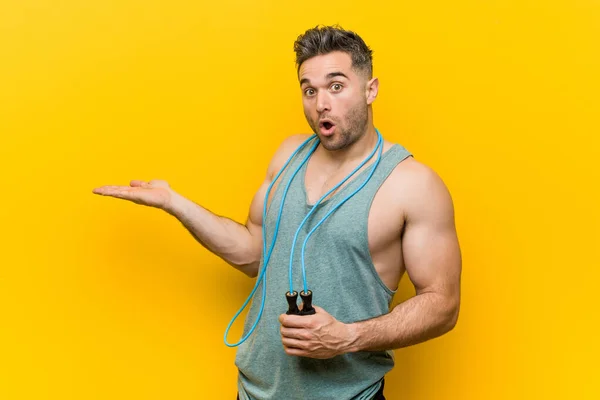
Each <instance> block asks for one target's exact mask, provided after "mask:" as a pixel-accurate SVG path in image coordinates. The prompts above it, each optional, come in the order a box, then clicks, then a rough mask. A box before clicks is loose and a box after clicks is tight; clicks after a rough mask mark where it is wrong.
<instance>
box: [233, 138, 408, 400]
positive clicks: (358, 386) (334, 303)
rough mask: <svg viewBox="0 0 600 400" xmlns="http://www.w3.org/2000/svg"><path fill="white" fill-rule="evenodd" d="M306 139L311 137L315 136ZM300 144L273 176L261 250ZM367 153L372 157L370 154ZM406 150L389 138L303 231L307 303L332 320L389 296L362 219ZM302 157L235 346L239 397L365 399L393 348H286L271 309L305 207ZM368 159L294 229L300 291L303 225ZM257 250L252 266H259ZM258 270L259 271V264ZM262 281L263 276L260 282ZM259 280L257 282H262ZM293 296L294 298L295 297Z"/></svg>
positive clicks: (285, 278) (383, 303)
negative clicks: (331, 352) (294, 352)
mask: <svg viewBox="0 0 600 400" xmlns="http://www.w3.org/2000/svg"><path fill="white" fill-rule="evenodd" d="M314 140H317V138H315V139H314ZM314 140H312V141H310V142H309V143H307V144H306V145H305V146H304V147H303V148H302V149H301V150H300V151H299V152H298V153H297V154H296V155H295V156H294V158H293V159H292V160H291V161H290V163H289V164H288V166H287V168H286V170H285V171H284V173H282V174H281V176H280V177H279V179H278V181H277V182H278V186H277V188H276V190H275V193H274V195H273V197H272V201H271V203H270V205H269V207H268V210H267V216H266V221H265V223H266V230H267V242H266V243H267V246H266V248H267V249H269V248H270V247H271V243H272V240H273V233H274V228H275V224H276V219H277V215H278V213H279V209H280V205H281V198H282V194H283V191H284V189H285V187H286V185H287V183H288V182H289V179H290V177H291V175H292V174H293V172H294V171H295V170H296V168H297V167H298V166H299V165H300V164H301V162H302V160H303V159H304V157H305V156H306V155H307V154H308V153H309V152H310V148H311V147H312V145H313V144H314ZM378 153H379V151H377V153H375V155H374V156H373V157H374V158H373V159H372V160H373V161H375V159H376V157H377V154H378ZM409 156H412V154H410V153H409V152H408V151H407V150H406V149H405V148H404V147H402V146H401V145H399V144H394V145H393V146H392V147H390V148H389V149H388V150H387V151H385V152H384V153H383V154H382V156H381V161H380V163H379V165H378V166H377V169H376V170H375V172H374V174H373V175H372V176H371V179H370V180H369V181H368V183H367V184H366V185H365V186H364V187H363V188H362V189H361V190H359V191H358V192H357V193H356V194H355V195H354V196H352V197H351V198H350V199H349V200H348V201H346V202H345V203H344V204H343V205H342V206H341V207H339V208H338V209H337V210H336V211H334V212H333V213H332V214H331V215H330V216H329V217H328V218H327V219H326V220H325V222H323V223H322V224H321V225H320V226H319V227H318V228H317V229H316V230H315V232H314V233H313V234H312V235H311V237H310V238H309V240H308V242H307V244H306V250H305V254H304V257H305V259H304V261H305V267H306V280H307V285H308V289H309V290H312V292H313V304H314V305H317V306H320V307H322V308H323V309H325V310H326V311H327V312H328V313H330V314H331V315H332V316H333V317H334V318H336V319H337V320H338V321H341V322H344V323H351V322H356V321H361V320H366V319H370V318H374V317H377V316H380V315H382V314H386V313H388V312H389V306H390V303H391V300H392V297H393V295H394V291H391V290H390V289H389V288H388V287H386V286H385V284H384V283H383V282H382V281H381V279H380V278H379V275H378V274H377V272H376V271H375V267H374V265H373V262H372V259H371V255H370V252H369V247H368V241H367V219H368V215H369V210H370V207H371V203H372V201H373V198H374V197H375V194H376V193H377V190H378V189H379V187H380V186H381V185H382V183H383V182H384V181H385V179H386V178H387V177H388V176H389V174H390V173H391V172H392V170H393V169H394V167H396V165H397V164H398V163H400V162H401V161H403V160H404V159H406V158H407V157H409ZM307 164H308V162H307V163H305V164H304V165H303V166H302V168H301V169H300V171H299V172H298V174H296V176H295V177H294V180H293V181H292V183H291V185H290V188H289V190H288V193H287V195H286V198H285V201H284V208H283V211H282V214H281V221H280V225H279V233H278V236H277V241H276V243H275V246H274V248H273V253H272V254H271V258H270V260H269V264H268V266H267V271H266V276H265V279H266V285H267V288H266V300H265V306H264V311H263V315H262V317H261V319H260V321H259V323H258V326H257V327H256V330H255V331H254V332H253V333H252V335H250V337H249V338H248V339H247V340H246V341H245V342H244V343H242V344H241V345H239V347H238V350H237V354H236V358H235V365H236V366H237V367H238V370H239V374H238V391H239V396H240V399H241V400H248V399H250V400H268V399H274V400H283V399H285V400H313V399H314V400H317V399H331V400H359V399H370V398H371V397H372V396H373V395H374V394H375V393H376V392H377V390H379V388H380V386H381V380H382V378H383V377H384V375H385V374H386V373H387V372H388V371H390V370H391V369H392V367H393V366H394V354H393V351H360V352H355V353H347V354H342V355H339V356H336V357H333V358H331V359H325V360H321V359H312V358H307V357H298V356H290V355H287V354H286V353H285V351H284V349H283V344H282V343H281V334H280V330H279V329H280V323H279V315H280V314H284V313H285V312H286V311H287V307H288V305H287V302H286V298H285V293H286V292H287V291H289V286H290V284H289V262H290V254H291V250H292V242H293V240H294V235H295V233H296V230H297V229H298V227H299V226H300V224H301V223H302V220H303V219H304V218H305V216H306V214H307V213H308V212H309V211H310V210H311V208H312V207H313V206H312V205H310V204H309V203H308V198H307V194H306V189H305V183H304V176H305V173H306V166H307ZM372 165H373V164H372V163H369V164H368V166H367V167H366V168H364V169H362V170H361V171H360V172H358V173H356V174H354V176H352V177H350V178H349V180H348V181H346V184H345V185H344V186H342V187H341V189H338V190H337V192H335V193H334V194H333V195H332V196H331V197H329V198H328V199H327V200H325V201H323V202H321V203H320V204H319V205H318V206H317V210H315V211H314V212H313V214H312V215H311V217H310V218H309V219H308V220H307V221H306V223H305V224H304V226H303V228H302V230H301V231H300V233H299V234H298V238H297V240H296V244H295V249H294V264H293V274H292V276H293V283H294V290H295V291H297V292H298V293H300V291H301V290H303V287H304V285H303V280H302V267H301V252H302V244H303V243H304V238H305V237H306V235H307V234H308V233H309V232H310V230H311V229H312V228H313V227H314V226H315V225H316V224H317V223H318V222H319V221H320V220H321V219H322V218H323V216H324V215H325V214H327V212H328V211H329V210H330V209H331V208H332V207H335V206H336V204H338V203H339V202H340V201H341V200H343V199H344V198H345V197H346V196H347V195H348V194H350V193H351V192H352V191H354V190H355V189H356V188H357V187H359V186H360V185H361V184H362V183H363V182H364V181H365V179H366V178H368V175H369V173H370V171H371V168H372ZM264 256H265V255H264V254H263V255H262V259H261V262H260V266H259V268H260V269H261V270H262V268H263V263H264ZM259 271H260V270H259ZM264 283H265V282H264V281H263V283H262V284H264ZM262 284H261V285H262ZM261 300H262V287H259V288H258V290H257V291H256V294H255V297H254V299H253V302H252V305H251V306H250V309H249V311H248V314H247V317H246V321H245V324H244V332H243V334H244V335H245V334H246V333H247V332H248V330H249V329H250V328H251V327H252V324H253V323H254V321H255V320H256V317H257V314H258V312H259V310H260V305H261ZM298 300H299V303H300V297H298Z"/></svg>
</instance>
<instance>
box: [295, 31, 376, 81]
mask: <svg viewBox="0 0 600 400" xmlns="http://www.w3.org/2000/svg"><path fill="white" fill-rule="evenodd" d="M294 51H295V52H296V65H297V72H298V73H299V72H300V66H301V65H302V63H303V62H304V61H306V60H308V59H309V58H312V57H315V56H318V55H323V54H328V53H331V52H333V51H343V52H345V53H348V54H349V55H350V56H351V57H352V68H354V69H356V70H360V71H363V72H365V73H366V75H367V76H368V77H369V79H370V78H371V77H372V76H373V51H372V50H371V49H370V48H369V46H367V45H366V43H365V42H364V40H362V38H361V37H360V36H358V34H356V33H355V32H352V31H348V30H345V29H343V28H342V27H341V26H339V25H333V26H321V27H319V25H317V26H316V27H314V28H311V29H309V30H307V31H306V32H304V33H303V34H302V35H300V36H298V39H296V41H295V42H294Z"/></svg>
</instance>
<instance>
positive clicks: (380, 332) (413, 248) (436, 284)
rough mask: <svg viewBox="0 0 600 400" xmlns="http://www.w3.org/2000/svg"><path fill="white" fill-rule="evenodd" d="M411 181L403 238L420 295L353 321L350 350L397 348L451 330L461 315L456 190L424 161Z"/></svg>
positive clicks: (412, 277) (411, 272)
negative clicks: (450, 190) (449, 188)
mask: <svg viewBox="0 0 600 400" xmlns="http://www.w3.org/2000/svg"><path fill="white" fill-rule="evenodd" d="M418 175H420V178H419V179H418V180H416V181H415V184H414V185H411V190H412V194H411V200H409V205H408V209H407V215H406V228H405V232H404V236H403V239H402V248H403V256H404V260H405V263H406V271H407V273H408V275H409V277H410V279H411V281H412V283H413V284H414V286H415V289H416V295H415V296H413V297H412V298H410V299H408V300H406V301H404V302H403V303H401V304H398V305H397V306H396V307H395V308H394V309H393V310H392V311H391V312H390V313H388V314H385V315H383V316H381V317H377V318H374V319H370V320H367V321H361V322H357V323H354V324H350V325H349V328H350V332H351V337H352V339H351V345H350V347H349V350H350V351H361V350H384V349H396V348H401V347H406V346H410V345H414V344H417V343H421V342H424V341H426V340H429V339H433V338H435V337H438V336H441V335H443V334H444V333H446V332H448V331H450V330H451V329H452V328H453V327H454V326H455V325H456V322H457V320H458V313H459V304H460V274H461V268H462V267H461V265H462V262H461V254H460V248H459V243H458V238H457V234H456V229H455V223H454V208H453V205H452V200H451V197H450V194H449V193H448V191H447V189H446V187H445V185H444V184H443V182H442V181H441V179H440V178H439V177H438V176H437V175H436V174H435V173H434V172H433V171H431V170H429V169H427V168H426V167H424V169H422V171H421V172H420V173H419V174H418Z"/></svg>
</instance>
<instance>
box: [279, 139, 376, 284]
mask: <svg viewBox="0 0 600 400" xmlns="http://www.w3.org/2000/svg"><path fill="white" fill-rule="evenodd" d="M377 135H378V140H377V146H375V148H374V149H373V151H372V152H371V154H369V156H368V157H367V158H366V159H365V160H364V161H363V162H362V163H361V164H360V165H359V166H358V167H356V168H355V169H354V170H353V171H352V172H351V173H350V174H349V175H348V176H347V177H346V178H344V180H343V181H341V182H340V183H338V184H337V185H336V186H335V187H333V188H332V189H331V190H330V191H328V192H327V193H325V194H324V195H323V196H322V197H321V198H320V199H319V200H318V201H317V202H316V203H315V205H314V206H313V207H312V209H311V210H310V212H309V213H308V214H306V216H305V217H304V219H303V220H302V222H301V223H300V226H299V227H298V230H296V234H295V235H294V241H293V242H292V251H291V254H290V268H289V276H290V293H293V292H294V285H293V275H292V264H293V260H294V248H295V247H296V240H297V238H298V234H299V233H300V230H301V229H302V226H304V223H305V222H306V221H307V220H308V218H309V217H310V216H311V214H312V213H313V212H314V211H315V210H316V209H317V206H318V205H319V204H320V203H321V201H323V199H325V198H326V197H327V196H329V194H330V193H331V192H333V191H334V190H336V189H337V188H338V187H340V186H341V185H342V184H343V183H344V182H346V181H347V180H348V179H350V177H351V176H352V175H354V174H355V173H356V171H358V170H359V169H360V168H361V167H362V166H363V165H365V163H366V162H367V161H369V160H370V159H371V158H373V154H375V152H376V151H377V149H379V148H380V146H381V148H383V146H382V145H381V143H382V138H381V134H380V133H379V131H377ZM379 158H381V151H380V153H379V156H378V159H377V161H376V162H375V165H374V166H373V169H372V170H371V175H373V172H374V171H375V168H377V164H378V163H379ZM371 175H369V177H368V178H367V180H366V181H365V182H364V183H363V184H362V185H361V186H360V187H359V188H358V189H356V190H355V191H354V192H352V193H350V195H348V196H347V197H346V198H345V199H344V200H342V201H341V202H340V203H339V204H338V205H336V206H335V207H334V208H332V209H331V210H330V211H329V212H328V213H327V214H326V215H325V216H324V217H323V218H322V219H321V220H320V221H319V223H318V224H317V225H315V227H314V228H313V229H312V230H311V231H310V232H309V233H308V235H307V236H306V239H305V240H304V244H303V245H302V252H301V256H302V263H301V264H302V281H303V284H304V293H308V285H307V283H306V267H305V265H304V250H305V247H306V242H307V241H308V239H309V238H310V236H311V235H312V233H313V232H314V231H315V230H316V229H317V228H318V227H319V225H321V224H322V223H323V221H325V219H327V217H329V216H330V215H331V213H333V212H334V211H335V210H336V209H337V208H339V207H340V206H341V205H342V204H344V203H345V202H346V201H348V199H350V198H351V197H352V196H354V195H355V194H356V193H357V192H358V191H359V190H360V189H362V187H363V186H364V185H365V184H366V183H367V181H368V180H369V179H371Z"/></svg>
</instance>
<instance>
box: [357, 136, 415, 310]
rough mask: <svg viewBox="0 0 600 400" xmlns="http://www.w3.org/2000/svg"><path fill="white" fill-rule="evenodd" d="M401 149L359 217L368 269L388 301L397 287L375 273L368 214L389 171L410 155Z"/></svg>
mask: <svg viewBox="0 0 600 400" xmlns="http://www.w3.org/2000/svg"><path fill="white" fill-rule="evenodd" d="M401 150H402V153H401V154H402V157H401V158H400V159H399V160H398V161H397V162H396V163H395V164H394V166H393V167H392V168H390V170H389V171H388V172H387V173H386V174H385V175H384V176H383V177H382V178H381V183H380V184H379V187H378V188H377V190H376V191H375V193H374V194H373V196H371V198H370V199H369V202H368V203H367V207H365V212H364V214H363V216H362V218H361V221H362V222H361V223H362V224H363V229H360V231H361V242H362V244H363V246H364V248H365V249H366V253H367V257H368V263H367V264H368V267H369V270H370V272H371V274H372V275H373V277H374V278H375V280H376V281H377V282H378V283H379V285H380V286H381V288H382V289H383V290H384V291H385V292H386V294H387V295H388V296H390V301H391V299H392V298H393V297H394V295H395V294H396V293H397V292H398V289H396V290H392V289H390V288H389V287H387V286H386V284H385V283H383V281H382V280H381V277H380V276H379V274H378V273H377V270H376V269H375V263H374V262H373V256H372V255H371V249H370V248H369V214H371V206H372V205H373V201H374V200H375V196H377V193H378V192H379V190H380V189H381V186H383V184H384V183H385V181H386V180H387V178H388V177H389V176H390V175H391V173H392V172H393V171H394V169H396V167H397V166H398V164H400V163H401V162H402V161H404V160H406V159H407V158H408V157H412V154H411V153H410V152H408V151H407V150H406V149H404V148H402V149H401Z"/></svg>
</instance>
